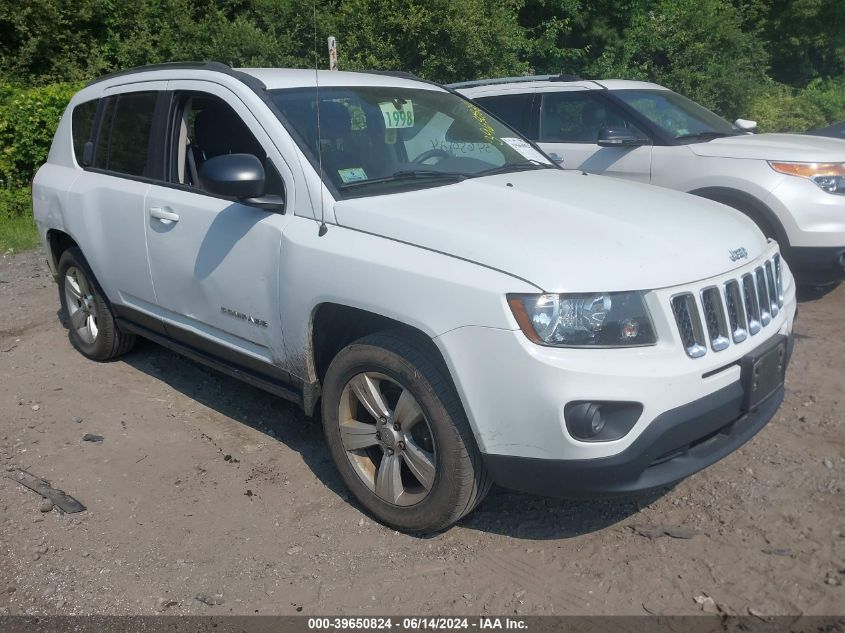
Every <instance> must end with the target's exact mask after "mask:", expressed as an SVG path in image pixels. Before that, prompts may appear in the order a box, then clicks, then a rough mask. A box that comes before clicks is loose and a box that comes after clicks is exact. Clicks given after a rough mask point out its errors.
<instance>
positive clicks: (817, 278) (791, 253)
mask: <svg viewBox="0 0 845 633" xmlns="http://www.w3.org/2000/svg"><path fill="white" fill-rule="evenodd" d="M783 256H784V257H785V258H786V259H787V261H789V267H790V268H791V269H792V273H793V274H794V275H795V277H796V278H797V279H798V281H800V282H801V283H807V284H830V283H836V282H837V281H842V280H845V246H838V247H830V246H829V247H823V246H820V247H809V246H804V247H799V246H795V247H791V248H788V249H785V250H784V253H783Z"/></svg>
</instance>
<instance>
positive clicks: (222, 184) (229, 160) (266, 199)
mask: <svg viewBox="0 0 845 633" xmlns="http://www.w3.org/2000/svg"><path fill="white" fill-rule="evenodd" d="M199 179H200V184H201V185H202V187H203V189H205V190H206V191H208V192H209V193H213V194H216V195H218V196H223V197H225V198H236V199H237V200H238V201H239V202H241V203H243V204H246V205H249V206H252V207H258V208H260V209H266V210H268V211H275V210H279V209H282V208H284V202H285V201H284V198H282V196H276V195H265V188H266V181H265V174H264V165H262V164H261V161H260V160H258V158H256V157H255V156H253V155H252V154H223V155H222V156H215V157H214V158H209V159H208V160H207V161H205V162H204V163H203V164H202V166H201V167H200V170H199Z"/></svg>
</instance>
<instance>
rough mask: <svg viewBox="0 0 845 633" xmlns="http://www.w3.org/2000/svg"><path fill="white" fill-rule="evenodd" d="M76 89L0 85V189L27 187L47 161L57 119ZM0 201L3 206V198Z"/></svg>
mask: <svg viewBox="0 0 845 633" xmlns="http://www.w3.org/2000/svg"><path fill="white" fill-rule="evenodd" d="M80 87H81V85H80V84H77V83H58V84H51V85H49V86H44V87H39V88H21V87H17V86H15V85H12V84H0V187H6V188H10V187H11V188H14V187H23V186H26V185H28V184H29V181H30V180H31V179H32V177H33V176H34V175H35V171H36V170H37V169H38V167H39V166H40V165H41V164H42V163H43V162H44V161H45V160H46V159H47V153H48V152H49V150H50V143H51V142H52V140H53V134H55V132H56V126H57V125H58V123H59V119H60V118H61V116H62V113H63V112H64V110H65V107H67V104H68V101H69V100H70V98H71V97H72V96H73V94H74V93H75V92H76V91H77V90H79V89H80ZM3 201H4V206H5V202H6V196H5V194H4V197H3Z"/></svg>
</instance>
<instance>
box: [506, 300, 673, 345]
mask: <svg viewBox="0 0 845 633" xmlns="http://www.w3.org/2000/svg"><path fill="white" fill-rule="evenodd" d="M508 305H510V307H511V311H512V312H513V316H514V317H515V318H516V322H517V323H518V324H519V327H520V329H522V331H523V332H524V333H525V336H527V337H528V338H529V339H530V340H532V341H534V342H535V343H537V344H539V345H551V346H557V347H634V346H638V345H654V343H655V342H656V338H655V335H654V327H653V325H652V323H651V318H650V317H649V314H648V310H647V309H646V305H645V301H644V300H643V293H642V292H601V293H595V294H564V295H559V294H542V295H525V294H509V295H508Z"/></svg>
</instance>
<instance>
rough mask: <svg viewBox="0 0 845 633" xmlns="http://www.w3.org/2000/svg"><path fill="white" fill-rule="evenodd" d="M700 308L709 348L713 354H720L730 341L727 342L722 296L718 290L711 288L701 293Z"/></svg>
mask: <svg viewBox="0 0 845 633" xmlns="http://www.w3.org/2000/svg"><path fill="white" fill-rule="evenodd" d="M701 307H702V309H703V311H704V322H705V324H706V325H707V336H708V338H709V339H710V347H711V348H712V349H713V351H714V352H721V351H722V350H723V349H725V348H726V347H727V346H728V345H729V344H730V341H729V340H728V324H727V323H726V321H725V311H724V310H723V309H722V295H721V294H720V293H719V289H718V288H716V287H715V286H713V287H710V288H705V289H704V290H702V291H701Z"/></svg>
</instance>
